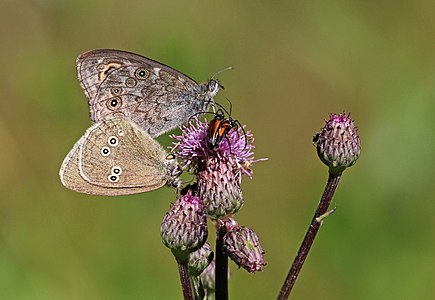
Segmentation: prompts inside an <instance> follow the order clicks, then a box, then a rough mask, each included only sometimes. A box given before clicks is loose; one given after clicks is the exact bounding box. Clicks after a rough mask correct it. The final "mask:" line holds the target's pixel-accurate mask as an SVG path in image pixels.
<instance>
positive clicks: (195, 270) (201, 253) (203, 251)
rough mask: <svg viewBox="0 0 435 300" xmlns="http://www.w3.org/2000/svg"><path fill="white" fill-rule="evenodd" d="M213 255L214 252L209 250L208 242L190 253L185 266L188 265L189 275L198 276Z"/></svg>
mask: <svg viewBox="0 0 435 300" xmlns="http://www.w3.org/2000/svg"><path fill="white" fill-rule="evenodd" d="M213 256H214V253H213V250H211V246H210V244H209V243H205V244H204V245H203V246H202V247H201V248H199V249H198V250H196V251H195V252H192V253H190V255H189V262H188V263H187V266H188V267H189V275H190V276H199V275H200V274H201V273H202V271H204V269H205V268H207V267H208V265H209V264H210V262H211V261H212V260H213Z"/></svg>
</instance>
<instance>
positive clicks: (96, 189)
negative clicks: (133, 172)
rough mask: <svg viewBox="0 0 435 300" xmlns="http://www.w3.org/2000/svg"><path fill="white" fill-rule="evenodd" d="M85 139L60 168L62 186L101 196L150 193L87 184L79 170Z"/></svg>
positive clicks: (78, 143) (143, 189)
mask: <svg viewBox="0 0 435 300" xmlns="http://www.w3.org/2000/svg"><path fill="white" fill-rule="evenodd" d="M83 140H84V139H83V137H82V138H81V139H80V140H79V141H78V142H77V143H76V144H75V145H74V147H73V149H72V150H71V151H70V153H69V154H68V155H67V157H66V158H65V160H64V161H63V163H62V166H61V168H60V172H59V175H60V180H61V182H62V184H63V185H64V186H65V187H66V188H68V189H70V190H73V191H76V192H79V193H83V194H89V195H101V196H121V195H130V194H138V193H143V192H146V191H148V190H149V189H148V188H147V187H142V188H141V187H138V188H108V187H102V186H98V185H94V184H92V183H89V182H87V181H86V180H84V179H83V177H82V176H81V175H80V170H79V150H80V143H82V142H83Z"/></svg>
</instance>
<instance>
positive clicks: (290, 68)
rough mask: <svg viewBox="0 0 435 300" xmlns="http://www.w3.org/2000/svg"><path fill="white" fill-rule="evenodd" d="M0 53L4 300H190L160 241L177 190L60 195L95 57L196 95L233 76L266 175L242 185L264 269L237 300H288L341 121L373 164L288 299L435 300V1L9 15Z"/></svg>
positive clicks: (41, 10) (229, 91) (3, 5)
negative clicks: (191, 82)
mask: <svg viewBox="0 0 435 300" xmlns="http://www.w3.org/2000/svg"><path fill="white" fill-rule="evenodd" d="M0 37H1V43H0V80H1V82H2V84H1V87H0V91H1V100H0V141H1V144H0V145H1V146H0V161H1V170H2V171H1V172H0V298H1V299H181V298H182V294H181V290H180V285H179V281H178V273H177V267H176V264H175V261H174V259H173V257H172V255H171V253H170V251H169V250H168V249H166V248H165V247H164V246H163V244H162V243H161V240H160V235H159V228H160V223H161V220H162V218H163V216H164V214H165V212H166V211H167V209H168V207H169V203H170V202H172V201H174V200H175V195H174V192H173V191H172V190H170V189H167V188H165V189H160V190H158V191H154V192H149V193H146V194H141V195H134V196H125V197H117V198H107V197H92V196H87V195H81V194H77V193H74V192H72V191H69V190H67V189H65V188H64V187H63V186H62V185H61V183H60V180H59V177H58V171H59V167H60V164H61V162H62V160H63V158H64V157H65V155H66V154H67V153H68V151H69V150H70V148H71V147H72V145H73V144H74V143H75V141H76V140H77V139H78V138H79V137H80V136H81V135H82V134H83V132H84V131H85V130H86V128H87V127H89V126H90V121H89V118H88V107H87V100H86V98H85V95H84V94H83V92H82V91H81V89H80V86H79V83H78V80H77V78H76V72H75V59H76V57H77V56H78V55H79V54H80V53H82V52H84V51H87V50H90V49H94V48H117V49H125V50H129V51H132V52H136V53H140V54H143V55H145V56H148V57H150V58H153V59H155V60H159V61H161V62H163V63H166V64H168V65H171V66H173V67H174V68H176V69H178V70H180V71H182V72H184V73H186V74H188V75H190V76H191V77H193V78H195V79H196V80H198V81H203V80H206V79H208V78H209V77H210V76H212V75H213V74H214V73H215V72H216V71H219V70H221V69H223V68H225V67H227V66H229V65H233V66H235V70H234V71H231V72H225V73H223V74H221V75H220V76H219V78H220V79H221V81H222V83H223V84H224V86H225V91H224V93H223V94H224V95H225V96H227V97H228V98H229V99H231V101H232V103H233V111H232V115H233V118H235V119H238V120H240V121H241V122H242V123H244V124H247V126H248V128H249V129H250V130H252V131H253V133H254V135H255V138H256V156H257V157H259V158H260V157H268V158H269V161H267V162H261V163H258V164H256V165H255V166H254V170H255V172H254V177H253V179H252V180H249V179H245V181H244V182H243V190H244V195H245V201H246V202H245V206H244V208H243V209H242V210H241V211H240V213H239V214H238V215H237V220H238V221H239V223H240V224H241V225H246V226H250V227H252V228H253V229H255V230H256V232H257V233H258V234H259V235H260V237H261V241H262V245H263V247H264V249H265V250H266V251H267V253H266V256H265V257H266V260H267V262H268V265H267V267H266V268H265V270H264V272H262V273H257V274H255V275H253V274H248V273H247V272H246V271H245V270H243V269H240V270H237V268H236V267H235V265H234V264H233V263H230V267H231V268H232V277H231V280H230V296H231V298H232V299H274V298H276V296H277V294H278V291H279V288H280V286H281V284H282V282H283V280H284V278H285V275H286V274H287V271H288V269H289V267H290V264H291V261H292V259H293V257H294V256H295V254H296V251H297V249H298V247H299V244H300V242H301V240H302V238H303V236H304V234H305V231H306V229H307V226H308V224H309V221H310V220H311V217H312V214H313V212H314V209H315V207H316V205H317V202H318V200H319V198H320V196H321V193H322V191H323V188H324V185H325V183H326V179H327V169H326V167H325V166H323V165H322V164H321V163H320V161H319V160H318V158H317V156H316V153H315V149H314V147H313V146H312V144H311V139H312V136H313V135H314V134H315V132H316V131H317V130H318V129H319V128H320V127H322V125H323V119H324V118H326V117H327V114H328V113H329V112H337V113H339V112H343V111H346V112H351V116H352V117H353V118H354V119H355V120H356V123H357V125H358V126H359V133H360V137H361V140H362V147H363V148H362V154H361V157H360V159H359V161H358V163H357V164H356V165H355V166H353V167H352V168H350V169H349V170H346V172H345V173H344V176H343V178H342V181H341V183H340V185H339V187H338V190H337V192H336V195H335V197H334V199H333V205H334V206H336V207H337V211H336V213H335V214H334V215H333V216H332V217H331V218H329V219H328V220H327V221H326V222H325V223H324V224H323V226H322V228H321V231H320V233H319V236H318V238H317V239H316V242H315V244H314V248H313V249H312V252H311V253H310V255H309V257H308V260H307V262H306V265H305V266H304V269H303V270H302V272H301V275H300V277H299V279H298V281H297V283H296V286H295V288H294V291H293V294H292V296H291V298H292V299H432V297H433V294H434V293H435V286H434V285H433V282H434V280H435V271H434V270H435V269H434V265H435V254H434V253H435V233H434V230H435V222H433V218H434V215H435V205H434V200H435V195H434V194H435V191H434V188H433V186H434V180H435V168H434V166H435V164H434V159H435V155H434V148H435V147H434V146H435V142H434V141H435V139H434V128H435V126H434V125H435V117H434V113H435V104H434V103H435V101H434V98H435V85H434V82H435V2H433V1H424V0H416V1H388V0H377V1H371V0H369V1H367V0H366V1H340V0H333V1H321V0H313V1H299V0H297V1H228V0H224V1H143V0H135V1H114V0H99V1H85V0H80V1H66V0H33V1H31V0H24V1H13V0H2V1H1V2H0ZM217 101H218V102H220V103H222V104H226V100H225V98H224V97H223V95H220V96H218V97H217ZM159 140H160V141H161V142H162V143H163V144H164V145H166V146H167V145H169V142H170V141H169V139H168V138H167V137H166V138H164V137H163V138H161V139H159ZM213 237H214V234H213V233H211V236H210V238H211V240H212V243H213Z"/></svg>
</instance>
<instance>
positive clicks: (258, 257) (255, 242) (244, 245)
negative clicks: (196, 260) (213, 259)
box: [223, 220, 266, 273]
mask: <svg viewBox="0 0 435 300" xmlns="http://www.w3.org/2000/svg"><path fill="white" fill-rule="evenodd" d="M227 230H229V231H228V232H227V233H226V234H225V236H224V238H223V248H224V251H225V253H226V254H227V255H228V257H229V258H231V260H232V261H234V262H235V263H236V264H237V265H238V266H239V267H243V268H244V269H246V270H247V271H248V272H250V273H253V272H256V271H262V270H263V266H265V265H266V264H265V262H264V259H263V254H264V251H263V248H262V247H261V245H260V240H259V238H258V236H257V234H256V233H255V232H254V231H253V230H252V229H250V228H248V227H244V226H238V225H237V223H235V222H234V221H233V220H231V224H230V225H229V226H228V225H227Z"/></svg>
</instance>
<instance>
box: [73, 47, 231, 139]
mask: <svg viewBox="0 0 435 300" xmlns="http://www.w3.org/2000/svg"><path fill="white" fill-rule="evenodd" d="M77 74H78V79H79V81H80V85H81V87H82V88H83V90H84V92H85V94H86V96H87V98H88V99H89V109H90V118H91V120H92V121H94V122H100V121H103V120H107V119H113V118H120V117H124V118H128V119H130V120H131V121H133V122H134V123H136V124H137V125H139V127H141V128H142V129H143V130H145V131H146V132H147V133H148V134H149V135H150V136H151V137H156V136H159V135H161V134H163V133H165V132H167V131H169V130H171V129H174V128H175V127H178V126H180V125H182V124H184V123H186V122H187V121H188V120H189V118H190V117H192V116H194V115H196V114H198V113H200V112H204V111H208V110H209V108H210V106H211V105H212V104H214V99H213V97H215V96H216V95H217V93H218V91H219V89H220V88H221V87H222V86H221V85H220V83H219V81H218V80H215V79H211V80H209V81H208V82H206V83H203V84H198V83H197V82H195V81H194V80H193V79H191V78H190V77H188V76H187V75H184V74H183V73H181V72H179V71H177V70H175V69H173V68H171V67H169V66H166V65H164V64H162V63H159V62H156V61H154V60H152V59H149V58H146V57H143V56H141V55H138V54H134V53H130V52H127V51H121V50H113V49H97V50H91V51H89V52H85V53H83V54H81V55H80V56H79V57H78V58H77Z"/></svg>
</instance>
